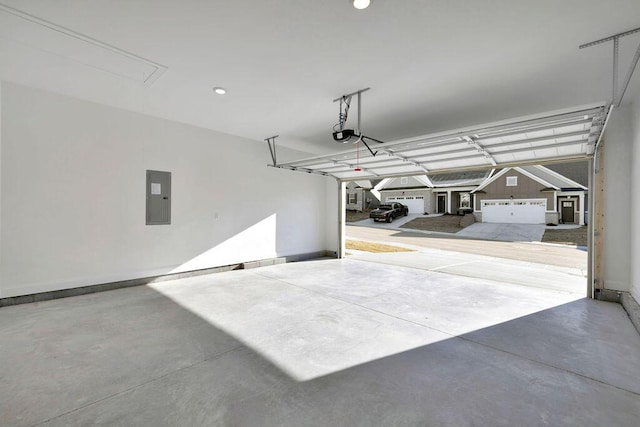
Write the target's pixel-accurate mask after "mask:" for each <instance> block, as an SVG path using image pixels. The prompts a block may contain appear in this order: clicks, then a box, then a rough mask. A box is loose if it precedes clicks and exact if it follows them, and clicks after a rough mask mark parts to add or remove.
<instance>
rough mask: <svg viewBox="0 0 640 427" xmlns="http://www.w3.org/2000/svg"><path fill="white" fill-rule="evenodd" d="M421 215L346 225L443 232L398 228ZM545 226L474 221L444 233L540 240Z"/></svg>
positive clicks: (429, 232)
mask: <svg viewBox="0 0 640 427" xmlns="http://www.w3.org/2000/svg"><path fill="white" fill-rule="evenodd" d="M436 216H439V215H436ZM421 217H424V215H420V214H409V215H407V216H405V217H400V218H397V219H395V220H393V222H391V223H386V222H374V221H373V220H372V219H363V220H362V221H355V222H350V223H348V224H347V225H356V226H359V227H372V228H382V229H386V230H398V231H411V232H416V233H425V234H434V233H435V234H443V233H437V232H433V231H422V230H413V229H407V228H400V226H402V225H404V224H406V223H408V222H409V221H411V220H413V219H415V218H421ZM545 228H546V225H544V224H492V223H485V222H476V223H474V224H471V225H470V226H468V227H466V228H464V229H462V230H460V231H458V232H457V233H455V234H450V233H445V234H449V235H451V236H453V235H455V236H460V237H466V238H469V239H480V240H497V241H502V242H540V241H542V236H543V235H544V230H545Z"/></svg>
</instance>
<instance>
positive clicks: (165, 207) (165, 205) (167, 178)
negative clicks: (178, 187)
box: [147, 170, 171, 225]
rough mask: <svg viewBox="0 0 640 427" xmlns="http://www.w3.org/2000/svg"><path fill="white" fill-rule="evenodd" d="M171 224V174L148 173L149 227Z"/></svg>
mask: <svg viewBox="0 0 640 427" xmlns="http://www.w3.org/2000/svg"><path fill="white" fill-rule="evenodd" d="M161 224H171V172H161V171H151V170H148V171H147V225H161Z"/></svg>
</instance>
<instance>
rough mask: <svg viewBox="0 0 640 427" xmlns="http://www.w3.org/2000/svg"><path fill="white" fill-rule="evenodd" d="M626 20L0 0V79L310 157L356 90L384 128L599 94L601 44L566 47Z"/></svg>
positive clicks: (596, 14)
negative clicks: (219, 89) (341, 102)
mask: <svg viewBox="0 0 640 427" xmlns="http://www.w3.org/2000/svg"><path fill="white" fill-rule="evenodd" d="M3 7H4V8H3ZM637 27H640V1H638V0H608V1H602V0H597V1H595V0H563V1H557V0H536V1H513V0H492V1H490V0H485V1H469V0H447V1H444V0H439V1H436V0H432V1H426V0H396V1H393V0H373V1H372V5H371V6H370V7H369V9H367V10H364V11H358V10H356V9H354V8H353V7H352V6H351V5H350V2H349V1H348V0H324V1H317V0H316V1H313V0H307V1H304V0H260V1H257V0H253V1H252V0H248V1H228V0H227V1H218V0H208V1H202V0H201V1H196V0H182V1H175V0H135V1H132V0H92V1H87V0H55V1H54V0H28V1H25V0H0V77H1V78H2V79H3V80H7V81H11V82H16V83H21V84H26V85H30V86H35V87H39V88H43V89H47V90H51V91H55V92H59V93H63V94H66V95H70V96H74V97H78V98H83V99H87V100H90V101H95V102H99V103H102V104H107V105H112V106H116V107H121V108H125V109H128V110H132V111H137V112H142V113H145V114H150V115H154V116H159V117H164V118H167V119H171V120H177V121H181V122H185V123H189V124H192V125H196V126H202V127H206V128H210V129H214V130H218V131H221V132H225V133H229V134H234V135H240V136H243V137H247V138H250V139H254V140H258V141H262V140H263V139H264V138H267V137H270V136H272V135H276V134H279V135H280V138H278V144H280V145H286V146H289V147H292V148H297V149H299V150H302V151H306V152H310V153H314V154H322V153H328V152H333V151H336V150H338V149H343V148H344V147H343V146H341V145H340V146H337V147H336V143H334V142H333V140H332V137H331V129H332V127H333V125H334V124H335V123H336V122H337V116H338V104H334V103H333V102H332V100H333V99H335V98H337V97H339V96H340V95H342V94H345V93H349V92H353V91H356V90H358V89H362V88H365V87H371V90H370V91H368V92H366V93H364V94H363V111H362V119H363V126H362V127H363V130H364V132H365V133H366V134H367V135H370V136H373V137H375V138H378V139H382V140H399V139H402V138H407V137H412V136H416V135H425V134H430V133H434V132H440V131H445V130H449V129H454V128H460V127H465V126H472V125H476V124H482V123H487V122H492V121H497V120H503V119H508V118H512V117H517V116H524V115H528V114H535V113H540V112H545V111H550V110H556V109H561V108H568V107H573V106H576V105H584V104H589V103H593V102H602V101H606V100H608V99H609V98H610V97H611V68H612V65H611V51H612V45H611V43H608V44H603V45H599V46H594V47H591V48H588V49H578V46H579V45H580V44H583V43H586V42H590V41H593V40H596V39H599V38H603V37H607V36H610V35H613V34H616V33H620V32H623V31H626V30H630V29H634V28H637ZM638 42H640V34H636V35H633V36H629V37H626V38H624V39H622V41H621V54H622V55H621V56H622V62H621V68H620V69H621V72H622V74H624V73H625V72H626V70H627V67H626V64H627V63H628V62H629V60H630V58H631V56H632V52H633V50H634V49H635V47H636V46H637V43H638ZM625 61H626V62H625ZM145 79H147V82H146V83H145ZM638 80H639V79H638V77H637V75H636V76H635V77H634V80H633V82H632V87H631V90H637V86H638V83H637V81H638ZM214 86H224V87H225V88H227V89H228V91H229V92H228V94H227V95H225V96H223V97H221V96H217V95H214V94H213V92H212V90H211V89H212V87H214ZM354 111H355V110H354V109H353V106H352V116H351V117H352V119H351V120H353V119H354V117H353V112H354ZM265 150H266V148H265Z"/></svg>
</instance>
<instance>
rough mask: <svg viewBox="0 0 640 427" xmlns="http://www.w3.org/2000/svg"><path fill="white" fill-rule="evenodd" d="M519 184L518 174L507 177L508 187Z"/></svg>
mask: <svg viewBox="0 0 640 427" xmlns="http://www.w3.org/2000/svg"><path fill="white" fill-rule="evenodd" d="M517 186H518V177H517V176H508V177H507V187H517Z"/></svg>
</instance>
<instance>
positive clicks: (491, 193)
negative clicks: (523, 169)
mask: <svg viewBox="0 0 640 427" xmlns="http://www.w3.org/2000/svg"><path fill="white" fill-rule="evenodd" d="M509 176H517V177H518V185H517V186H515V187H508V186H507V177H509ZM544 188H545V186H544V185H542V184H540V183H539V182H537V181H534V180H533V179H531V178H529V177H528V176H526V175H524V174H522V173H520V172H518V171H515V170H510V171H509V172H507V173H506V174H504V175H502V176H501V177H500V178H498V179H497V180H495V181H494V182H492V183H491V184H489V185H488V186H486V187H485V188H483V189H482V190H481V191H484V193H482V192H478V193H476V194H477V196H476V201H477V205H476V206H477V208H478V209H480V206H481V203H482V201H483V200H492V199H509V198H511V197H513V198H514V199H547V210H553V192H546V191H545V192H542V190H543V189H544Z"/></svg>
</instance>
